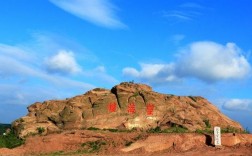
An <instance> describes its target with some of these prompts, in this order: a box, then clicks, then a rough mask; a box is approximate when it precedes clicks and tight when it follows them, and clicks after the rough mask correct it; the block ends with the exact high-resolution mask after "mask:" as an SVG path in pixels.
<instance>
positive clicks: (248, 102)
mask: <svg viewBox="0 0 252 156" xmlns="http://www.w3.org/2000/svg"><path fill="white" fill-rule="evenodd" d="M222 107H223V109H226V110H230V111H237V110H242V111H246V110H247V111H251V110H252V99H230V100H226V101H224V102H223V105H222Z"/></svg>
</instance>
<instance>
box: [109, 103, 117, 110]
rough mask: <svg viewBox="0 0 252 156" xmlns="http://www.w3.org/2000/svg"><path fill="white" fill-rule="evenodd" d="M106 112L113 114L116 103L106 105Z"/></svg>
mask: <svg viewBox="0 0 252 156" xmlns="http://www.w3.org/2000/svg"><path fill="white" fill-rule="evenodd" d="M108 111H109V112H115V111H116V103H115V102H113V103H109V104H108Z"/></svg>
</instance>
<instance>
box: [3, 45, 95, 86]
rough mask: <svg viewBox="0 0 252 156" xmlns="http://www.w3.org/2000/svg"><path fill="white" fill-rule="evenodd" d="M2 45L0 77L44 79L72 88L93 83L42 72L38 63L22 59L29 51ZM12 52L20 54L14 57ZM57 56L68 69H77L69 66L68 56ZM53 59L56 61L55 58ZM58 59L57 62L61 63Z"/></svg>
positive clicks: (56, 84)
mask: <svg viewBox="0 0 252 156" xmlns="http://www.w3.org/2000/svg"><path fill="white" fill-rule="evenodd" d="M1 45H4V44H1ZM2 47H5V48H2V49H1V51H0V54H1V55H0V78H1V77H2V78H5V77H8V78H9V77H10V78H15V79H17V80H20V79H23V78H25V79H26V78H27V79H33V80H36V81H44V82H47V83H51V84H53V85H55V86H59V87H62V88H71V87H73V88H82V89H90V88H93V87H94V86H93V85H90V84H87V83H83V82H79V81H75V80H72V79H68V78H66V77H63V76H56V75H50V74H48V73H45V72H43V70H42V69H41V68H40V65H37V64H34V62H33V60H31V59H27V58H26V57H25V59H22V58H23V56H28V55H29V53H28V52H26V51H25V50H24V49H22V48H20V47H17V46H11V45H4V46H2ZM19 52H20V53H19ZM6 54H8V55H6ZM13 54H15V56H20V57H14V56H13ZM59 58H60V59H59V60H60V61H65V63H66V64H67V65H68V66H69V67H68V66H67V67H68V68H69V70H70V71H76V70H77V69H74V68H73V69H72V68H70V65H73V63H71V59H70V61H69V60H68V59H69V58H65V57H59ZM36 60H39V59H36ZM55 60H56V62H57V59H55ZM60 61H59V63H62V62H60ZM69 62H70V63H69ZM69 64H70V65H69ZM59 67H61V66H59ZM63 67H64V66H63ZM68 68H66V69H68ZM59 69H61V68H59ZM0 84H1V81H0ZM62 84H65V86H62Z"/></svg>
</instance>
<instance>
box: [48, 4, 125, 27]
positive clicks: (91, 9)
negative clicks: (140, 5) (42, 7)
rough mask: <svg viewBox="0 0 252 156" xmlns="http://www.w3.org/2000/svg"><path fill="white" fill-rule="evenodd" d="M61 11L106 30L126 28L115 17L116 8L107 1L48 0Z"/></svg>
mask: <svg viewBox="0 0 252 156" xmlns="http://www.w3.org/2000/svg"><path fill="white" fill-rule="evenodd" d="M50 1H51V2H52V3H53V4H55V5H56V6H58V7H60V8H61V9H63V10H65V11H67V12H69V13H71V14H73V15H75V16H77V17H80V18H82V19H84V20H87V21H89V22H92V23H94V24H96V25H100V26H104V27H108V28H124V27H126V26H125V25H124V24H123V23H122V22H120V20H119V19H118V18H117V17H116V15H115V10H116V7H115V6H114V5H113V4H111V3H110V1H109V0H71V1H69V0H50Z"/></svg>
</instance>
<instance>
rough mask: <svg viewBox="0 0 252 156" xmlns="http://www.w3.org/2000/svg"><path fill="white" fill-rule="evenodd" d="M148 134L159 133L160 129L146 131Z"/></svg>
mask: <svg viewBox="0 0 252 156" xmlns="http://www.w3.org/2000/svg"><path fill="white" fill-rule="evenodd" d="M147 132H148V133H161V129H160V127H156V128H151V129H148V130H147Z"/></svg>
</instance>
